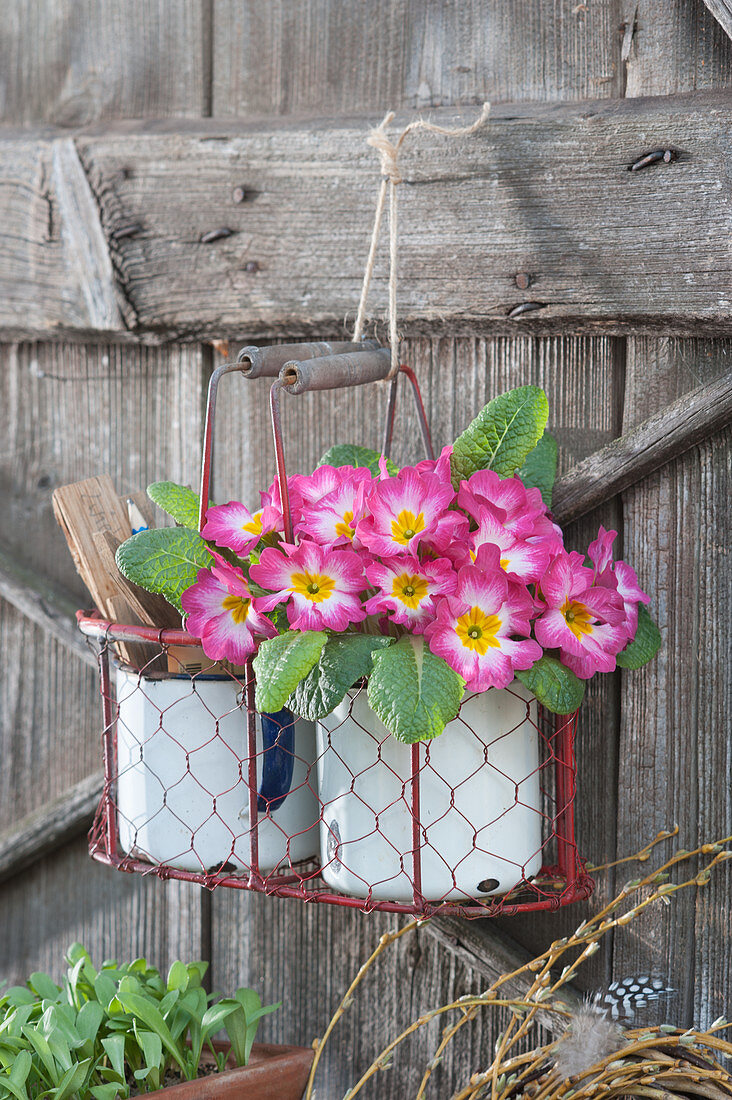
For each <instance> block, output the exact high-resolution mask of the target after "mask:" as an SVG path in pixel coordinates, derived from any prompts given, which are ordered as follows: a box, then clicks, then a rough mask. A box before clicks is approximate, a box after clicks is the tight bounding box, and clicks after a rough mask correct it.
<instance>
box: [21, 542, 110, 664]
mask: <svg viewBox="0 0 732 1100" xmlns="http://www.w3.org/2000/svg"><path fill="white" fill-rule="evenodd" d="M0 596H2V598H3V599H4V600H7V601H8V603H10V604H12V606H13V607H15V608H17V610H18V611H20V612H22V613H23V615H25V617H26V618H27V619H30V621H31V622H34V623H36V624H37V625H38V626H41V627H43V629H44V630H45V631H46V633H48V634H50V635H51V636H52V637H53V638H55V639H56V640H57V641H59V642H61V644H62V645H63V646H65V647H66V648H67V649H68V650H70V651H71V652H72V653H74V654H75V655H76V656H77V657H79V658H80V659H81V660H82V661H84V662H85V663H86V664H89V665H94V667H96V663H97V662H96V658H95V656H94V653H93V651H92V650H91V649H90V648H89V646H88V645H87V644H86V642H85V641H84V639H83V638H82V637H81V635H80V634H79V632H78V630H77V629H76V624H75V620H74V612H75V611H76V606H77V605H76V602H75V601H74V600H72V599H71V597H70V596H69V595H68V594H67V593H65V592H62V591H61V590H60V589H59V588H57V587H56V586H55V585H53V584H51V583H49V582H48V581H47V580H46V579H45V578H44V577H43V576H39V575H38V573H36V572H34V571H31V570H29V569H23V568H22V567H21V566H19V565H17V564H16V562H15V560H14V558H13V557H12V556H11V555H10V554H8V553H6V552H5V551H4V550H2V549H1V548H0Z"/></svg>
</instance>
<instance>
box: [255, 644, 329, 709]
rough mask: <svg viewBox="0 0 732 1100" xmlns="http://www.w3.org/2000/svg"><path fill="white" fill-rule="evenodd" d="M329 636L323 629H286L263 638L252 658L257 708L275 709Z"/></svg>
mask: <svg viewBox="0 0 732 1100" xmlns="http://www.w3.org/2000/svg"><path fill="white" fill-rule="evenodd" d="M327 640H328V635H327V634H326V633H325V631H324V630H306V631H300V630H289V631H288V632H287V634H279V635H278V636H277V637H276V638H268V639H267V640H266V641H264V642H262V644H261V645H260V647H259V652H258V653H257V656H256V657H255V658H254V661H253V665H254V673H255V676H256V678H257V689H256V694H255V702H256V706H257V710H259V711H262V712H264V713H268V714H269V713H275V712H276V711H278V710H281V709H282V707H284V705H285V703H286V702H287V699H288V698H289V696H290V695H291V694H292V692H293V691H294V690H295V688H296V687H297V685H298V684H299V683H300V681H301V680H302V679H304V677H305V676H307V674H308V673H309V672H310V669H311V668H312V667H313V665H315V664H316V663H317V661H318V658H319V657H320V654H321V652H322V649H323V646H324V645H325V643H326V642H327Z"/></svg>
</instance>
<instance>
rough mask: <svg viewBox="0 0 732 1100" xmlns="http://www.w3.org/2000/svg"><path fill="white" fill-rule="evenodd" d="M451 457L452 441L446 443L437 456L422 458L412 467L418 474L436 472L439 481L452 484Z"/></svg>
mask: <svg viewBox="0 0 732 1100" xmlns="http://www.w3.org/2000/svg"><path fill="white" fill-rule="evenodd" d="M451 457H452V443H448V445H447V446H446V447H443V448H442V450H441V451H440V454H439V457H438V458H423V459H422V461H421V462H418V463H417V464H416V466H413V467H412V469H414V470H416V471H417V473H418V474H436V475H437V477H438V479H439V480H440V481H442V482H450V484H452V470H451V468H450V459H451Z"/></svg>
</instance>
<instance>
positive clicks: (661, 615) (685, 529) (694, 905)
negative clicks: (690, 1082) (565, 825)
mask: <svg viewBox="0 0 732 1100" xmlns="http://www.w3.org/2000/svg"><path fill="white" fill-rule="evenodd" d="M629 352H630V354H629V356H628V369H627V373H626V412H625V425H626V426H628V427H631V426H632V425H633V424H634V423H635V422H636V421H637V420H638V419H640V418H642V417H643V416H645V415H647V413H648V412H650V411H653V410H655V409H657V408H663V407H664V405H665V403H666V402H667V401H668V399H669V397H674V396H675V395H677V394H681V395H683V394H684V393H685V392H686V391H688V389H689V387H690V386H691V385H693V384H694V383H695V382H697V381H699V379H700V378H701V379H705V378H708V379H710V380H713V379H714V378H715V376H717V375H720V374H721V375H722V376H723V377H725V376H726V375H727V372H728V360H729V355H730V353H732V346H731V345H730V343H729V341H718V342H712V341H701V340H694V341H677V340H664V341H651V340H638V341H633V343H632V344H631V347H630V349H629ZM709 384H710V385H711V384H712V381H710V383H709ZM682 400H683V397H682ZM731 443H732V432H730V430H729V429H726V430H724V431H718V432H717V434H715V435H713V436H711V437H710V438H707V439H704V440H703V441H701V442H699V443H698V444H697V445H696V446H695V448H694V449H693V450H691V451H689V452H688V453H687V454H685V455H683V456H681V457H680V458H678V459H677V460H675V461H674V462H673V463H672V464H671V465H669V466H667V467H666V468H665V469H663V470H661V471H658V472H657V473H655V474H653V475H651V476H650V477H649V478H647V479H646V480H645V481H643V482H641V483H640V484H638V485H637V486H635V487H634V488H633V489H631V490H628V491H627V492H626V494H625V497H624V513H625V541H624V546H623V557H624V558H626V559H627V560H628V561H630V562H632V563H633V565H634V567H635V568H636V569H637V570H638V573H639V575H640V577H641V580H642V584H643V587H644V588H645V589H646V591H647V592H649V594H650V595H651V597H652V600H653V603H652V611H653V614H654V616H655V617H656V618H657V620H658V622H659V626H660V627H661V633H662V636H663V643H664V644H663V648H662V650H661V652H660V653H659V654H658V656H657V657H656V658H655V660H654V661H652V662H651V663H650V664H649V665H648V666H646V667H645V668H644V669H642V670H640V671H638V672H629V673H627V674H623V722H622V728H621V745H620V789H621V791H622V792H623V796H622V798H621V800H620V803H619V806H618V819H619V827H618V850H619V852H621V853H627V852H628V851H631V850H633V849H634V848H636V847H638V846H639V844H640V843H643V840H644V838H650V837H651V836H653V834H654V832H655V831H656V830H657V829H660V828H662V827H667V826H669V825H671V824H673V823H674V822H676V823H678V825H679V827H680V836H679V844H680V845H681V846H684V847H693V846H694V845H695V844H696V843H697V842H702V841H703V840H706V839H709V838H712V837H716V836H725V835H728V833H729V831H730V827H731V826H732V821H731V819H730V807H729V789H728V787H729V784H728V781H727V773H728V765H727V761H728V759H729V753H730V749H731V746H732V740H731V739H730V723H729V713H730V710H729V707H730V705H732V700H731V699H730V680H729V675H728V667H727V665H728V660H729V652H730V644H731V642H732V638H731V637H730V622H731V620H732V573H731V572H730V567H729V554H728V552H727V548H728V547H729V545H730V540H731V539H732V524H731V523H730V513H729V500H730V494H731V492H732V483H731V482H730V472H729V455H730V444H731ZM725 878H726V876H724V875H722V876H721V877H720V878H719V879H715V880H713V882H712V883H711V884H710V886H709V887H707V888H705V890H704V891H699V897H698V899H696V898H695V896H694V894H693V893H688V894H684V896H683V897H679V898H678V899H676V900H675V901H674V902H673V907H672V908H671V909H668V910H665V909H664V910H661V909H654V910H650V911H649V912H648V914H646V915H644V916H643V918H642V920H640V921H639V922H637V923H636V924H635V925H634V926H633V935H632V936H626V937H623V938H622V940H619V941H617V943H616V949H615V958H614V971H615V975H616V977H620V976H621V975H622V974H627V973H639V972H643V971H645V970H647V969H648V967H649V966H655V967H656V968H658V967H659V965H660V966H661V967H662V970H661V972H662V973H663V975H664V978H667V979H668V981H669V983H670V984H671V985H673V986H674V987H675V988H676V989H678V991H679V992H678V994H677V997H676V998H675V1001H674V1019H678V1021H679V1022H680V1023H683V1024H685V1025H688V1024H690V1023H691V1022H692V1020H693V1021H694V1022H695V1023H701V1024H702V1025H703V1024H705V1023H706V1024H708V1023H710V1022H711V1020H712V1019H714V1018H715V1017H716V1016H718V1015H719V1014H720V1013H721V1012H722V1011H723V1010H722V1009H721V1008H720V1007H719V1006H720V1005H721V1004H722V1003H723V1002H724V1001H725V1000H726V999H727V997H728V990H729V989H730V982H731V980H732V972H731V961H730V957H729V950H728V944H727V943H726V942H722V941H721V940H720V939H719V935H718V931H717V928H718V923H719V921H724V920H726V917H725V916H724V914H726V911H727V904H728V894H727V889H728V882H725Z"/></svg>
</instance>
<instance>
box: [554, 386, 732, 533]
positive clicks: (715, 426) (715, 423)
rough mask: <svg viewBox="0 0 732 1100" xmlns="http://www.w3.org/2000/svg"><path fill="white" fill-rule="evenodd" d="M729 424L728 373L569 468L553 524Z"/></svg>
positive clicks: (730, 394)
mask: <svg viewBox="0 0 732 1100" xmlns="http://www.w3.org/2000/svg"><path fill="white" fill-rule="evenodd" d="M731 420H732V370H730V371H727V372H725V373H724V374H723V375H722V376H721V377H719V378H715V379H713V380H712V381H711V382H709V383H707V384H706V385H702V386H698V387H697V388H696V389H695V390H691V391H690V392H689V393H685V394H683V395H682V396H681V397H680V398H678V400H676V401H673V402H671V403H670V404H668V405H664V406H663V407H662V408H661V410H660V411H659V412H657V413H656V414H655V415H654V416H651V417H649V418H648V419H647V420H644V421H643V422H642V423H640V424H638V425H637V427H635V428H632V429H631V430H630V431H629V432H627V434H625V435H622V436H620V437H619V438H618V439H615V440H613V442H612V443H609V444H608V445H607V446H606V447H604V448H603V449H602V450H601V451H596V452H595V453H594V454H592V455H588V457H587V458H586V459H584V460H583V461H582V462H581V463H578V465H577V466H574V467H573V468H572V469H571V470H569V471H568V472H567V473H566V474H565V475H564V477H562V478H560V479H559V480H558V481H557V483H556V486H555V491H554V495H553V504H552V510H553V513H554V515H555V517H556V519H557V522H558V523H560V524H562V523H567V522H569V521H571V520H573V519H575V518H576V517H577V516H581V515H583V514H584V513H585V512H587V511H589V509H590V508H591V507H593V506H596V505H598V504H600V503H601V502H602V501H603V500H608V499H609V498H610V497H612V496H614V495H615V494H616V493H619V492H622V490H623V489H627V488H628V487H629V486H630V485H634V484H635V483H636V482H638V481H641V480H642V479H643V478H644V477H648V476H649V474H651V473H653V472H654V471H655V470H657V469H658V468H659V467H660V466H663V465H665V464H666V463H667V462H669V461H670V460H671V459H672V458H678V457H679V455H682V454H684V452H685V451H688V450H689V449H690V448H691V447H693V446H694V445H695V444H696V443H700V442H702V441H704V440H706V439H708V438H709V437H710V436H714V435H715V434H716V433H717V432H718V431H721V430H722V429H723V428H726V427H727V426H728V424H729V423H730V421H731Z"/></svg>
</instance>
